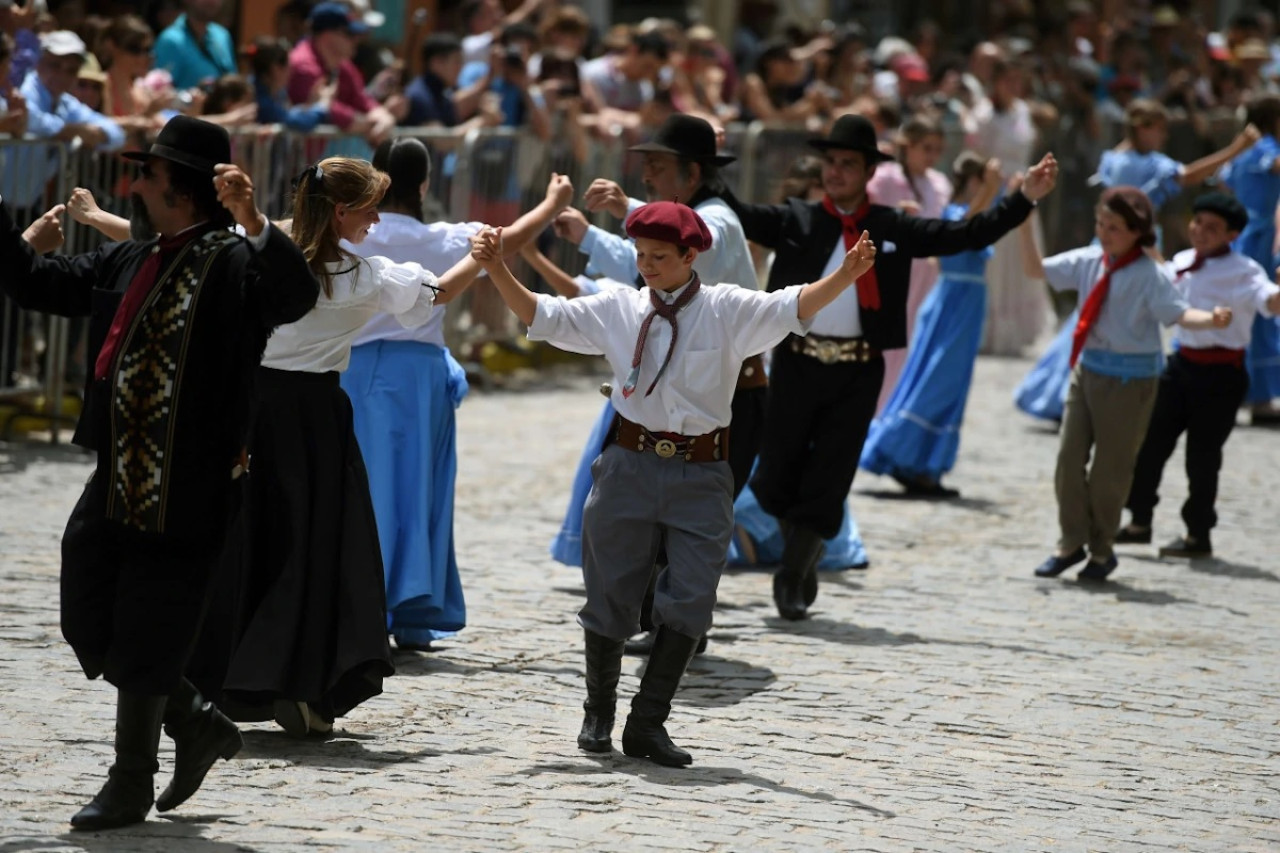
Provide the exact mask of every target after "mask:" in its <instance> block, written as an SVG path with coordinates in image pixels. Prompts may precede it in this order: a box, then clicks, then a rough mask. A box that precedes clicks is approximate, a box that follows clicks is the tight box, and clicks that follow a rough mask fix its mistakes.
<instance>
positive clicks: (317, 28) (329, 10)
mask: <svg viewBox="0 0 1280 853" xmlns="http://www.w3.org/2000/svg"><path fill="white" fill-rule="evenodd" d="M307 21H308V22H309V23H310V24H311V32H312V33H313V34H314V33H324V32H329V31H330V30H346V31H347V32H349V33H351V34H352V35H356V36H358V35H360V34H361V33H367V32H368V31H369V25H368V24H366V23H365V22H364V21H361V20H355V19H353V18H352V17H351V13H350V12H348V11H347V7H346V6H344V5H342V4H341V3H318V4H317V5H316V6H315V7H313V8H312V10H311V14H310V15H308V16H307Z"/></svg>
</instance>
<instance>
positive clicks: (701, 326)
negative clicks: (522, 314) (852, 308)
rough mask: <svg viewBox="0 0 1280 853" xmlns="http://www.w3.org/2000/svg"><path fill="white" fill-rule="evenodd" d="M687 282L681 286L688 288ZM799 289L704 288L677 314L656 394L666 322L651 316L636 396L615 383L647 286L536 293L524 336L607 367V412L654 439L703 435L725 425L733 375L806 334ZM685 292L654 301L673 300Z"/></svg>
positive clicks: (625, 363) (645, 305)
mask: <svg viewBox="0 0 1280 853" xmlns="http://www.w3.org/2000/svg"><path fill="white" fill-rule="evenodd" d="M687 286H688V285H686V287H687ZM802 288H803V285H796V286H794V287H788V288H785V289H784V290H779V291H775V292H773V293H765V292H762V291H758V290H747V289H746V288H743V287H707V286H705V285H704V286H703V287H702V288H701V289H700V290H699V291H698V293H697V294H696V295H695V296H694V298H693V299H692V300H690V302H689V304H687V305H685V306H684V307H683V308H681V309H680V312H679V314H677V316H676V322H677V323H678V324H679V327H680V335H679V338H678V340H677V341H676V347H675V350H674V352H673V353H672V355H671V363H670V364H669V365H668V366H667V371H666V373H664V374H663V375H662V378H661V379H660V380H659V381H658V385H657V387H656V388H654V390H653V394H652V395H650V396H648V397H646V396H645V391H646V390H647V389H648V387H649V385H650V384H651V383H652V382H653V378H654V376H656V375H657V373H658V369H659V368H660V367H661V366H662V362H663V359H664V358H666V354H667V347H668V346H669V345H670V343H671V324H670V323H668V322H667V321H666V320H664V319H662V318H661V317H655V318H654V320H653V322H652V324H650V326H649V336H648V338H646V340H645V345H644V353H643V355H642V357H641V360H640V378H639V381H638V382H637V383H636V390H635V393H634V394H632V395H631V396H630V397H629V398H628V397H623V396H622V380H623V379H625V378H626V377H627V375H628V374H630V372H631V357H632V355H633V353H634V352H635V347H636V340H637V338H638V337H639V334H640V325H641V324H642V323H643V322H644V318H645V317H647V316H648V315H649V312H650V311H652V310H653V306H652V305H651V304H650V302H649V288H647V287H645V288H640V289H639V290H630V289H621V288H619V289H615V290H607V291H602V292H601V293H598V294H595V295H593V296H583V297H580V298H578V299H565V298H563V297H552V296H548V295H546V294H539V295H538V305H537V310H536V311H535V313H534V318H533V323H531V324H530V325H529V339H530V340H535V341H548V342H550V343H552V344H554V345H555V346H557V347H560V348H561V349H565V350H569V351H570V352H579V353H584V354H587V355H603V356H604V357H605V359H606V360H608V362H609V366H610V367H611V368H613V372H614V376H616V377H621V379H618V380H615V382H614V383H613V397H612V400H613V405H614V408H616V409H617V410H618V412H619V413H620V414H621V415H622V416H623V417H625V418H627V419H628V420H631V421H634V422H636V423H638V424H640V425H641V426H643V427H645V428H646V429H649V430H652V431H654V432H674V433H680V434H682V435H702V434H704V433H708V432H711V431H712V430H714V429H718V428H720V427H725V426H728V425H729V420H730V418H731V416H732V410H731V407H732V403H733V392H734V388H735V386H736V384H737V378H738V371H739V369H740V368H741V367H742V362H743V360H744V359H746V358H747V357H748V356H751V355H754V354H755V353H758V352H763V351H764V350H766V349H769V348H770V347H772V346H774V345H776V344H778V343H779V342H780V341H782V340H783V339H784V338H786V337H787V335H790V334H796V335H803V334H805V333H806V332H807V331H808V326H809V324H808V323H806V322H802V321H801V320H800V319H799V304H798V300H799V297H800V291H801V289H802ZM683 291H684V288H683V287H682V288H679V289H677V290H675V291H673V292H671V293H667V294H660V295H661V296H662V298H663V299H664V300H665V301H666V302H668V303H670V302H673V301H675V299H676V298H677V297H678V296H679V295H680V293H682V292H683Z"/></svg>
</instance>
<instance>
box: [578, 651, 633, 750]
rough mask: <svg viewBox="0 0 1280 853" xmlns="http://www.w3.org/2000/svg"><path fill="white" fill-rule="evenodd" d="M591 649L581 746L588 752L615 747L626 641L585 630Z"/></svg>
mask: <svg viewBox="0 0 1280 853" xmlns="http://www.w3.org/2000/svg"><path fill="white" fill-rule="evenodd" d="M583 633H584V635H585V638H586V649H587V700H586V701H585V702H583V703H582V710H583V711H585V712H586V713H585V714H584V715H583V718H582V731H580V732H579V733H578V748H579V749H585V750H586V751H587V752H609V751H610V750H612V749H613V719H614V715H615V713H616V709H617V705H618V677H619V676H621V675H622V646H623V641H622V640H611V639H609V638H608V637H602V636H600V635H599V634H596V633H594V632H592V631H586V630H584V631H583Z"/></svg>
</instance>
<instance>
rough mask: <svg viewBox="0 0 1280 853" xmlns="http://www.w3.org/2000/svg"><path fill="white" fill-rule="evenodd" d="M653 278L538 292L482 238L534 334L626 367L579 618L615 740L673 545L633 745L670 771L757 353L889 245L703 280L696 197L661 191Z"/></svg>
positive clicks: (590, 527)
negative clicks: (622, 695) (620, 697)
mask: <svg viewBox="0 0 1280 853" xmlns="http://www.w3.org/2000/svg"><path fill="white" fill-rule="evenodd" d="M627 233H628V234H629V235H630V236H631V237H632V238H634V239H635V245H636V263H637V267H638V268H639V271H640V275H641V276H642V277H643V278H644V281H645V284H646V285H647V286H646V287H644V288H641V289H639V290H631V289H629V288H628V289H619V290H610V291H605V292H601V293H598V294H595V295H592V296H586V297H582V298H579V299H574V300H567V299H563V298H556V297H552V296H548V295H545V294H533V293H531V292H529V290H527V289H526V288H525V287H524V286H523V285H522V284H520V282H518V281H516V279H515V277H514V276H512V274H511V271H510V270H509V269H507V266H506V264H505V263H504V262H503V260H502V253H501V248H500V247H501V240H502V229H501V228H499V229H497V230H496V231H494V230H491V229H487V228H486V229H485V230H484V231H482V232H481V233H480V234H479V235H477V236H476V237H473V238H472V244H473V245H472V252H471V254H472V257H473V258H475V259H476V261H478V262H479V263H480V266H482V267H483V268H484V269H485V271H486V272H488V274H489V277H490V280H491V281H493V283H494V284H495V285H496V286H497V288H498V292H499V293H501V294H502V298H503V301H505V302H506V303H507V306H508V307H509V308H510V309H511V310H512V311H514V312H515V314H516V316H518V317H519V318H520V320H521V322H523V323H525V324H526V325H528V326H529V338H530V339H531V340H545V341H549V342H551V343H552V344H554V345H556V346H558V347H560V348H561V349H565V350H569V351H571V352H580V353H586V354H591V355H603V356H604V357H605V358H606V359H608V361H609V365H610V366H611V367H612V368H613V370H614V373H615V375H616V376H618V377H624V380H623V381H622V382H615V384H614V391H613V396H612V400H613V405H614V407H615V408H616V409H617V412H618V416H617V419H616V421H615V422H614V426H613V428H612V429H611V430H610V433H609V442H608V444H607V446H606V447H605V449H604V451H603V452H602V453H601V454H600V456H599V458H597V459H596V461H595V464H594V465H593V466H592V472H593V474H594V479H595V484H594V485H593V487H592V489H591V494H590V496H589V497H588V498H587V504H586V508H585V510H584V513H583V543H582V556H583V579H584V581H585V584H586V588H587V601H586V604H585V606H583V608H582V610H581V611H580V612H579V614H578V621H579V623H581V625H582V627H583V629H584V632H585V640H586V663H587V666H586V668H587V700H586V702H585V703H584V704H583V707H584V709H585V711H586V715H585V719H584V720H583V724H582V731H581V733H580V734H579V735H578V746H579V747H581V748H582V749H584V750H587V751H588V752H608V751H609V750H610V749H612V741H611V733H612V730H613V721H614V707H615V704H616V701H617V686H618V677H619V675H620V673H621V670H622V651H623V644H624V643H625V641H626V639H627V638H628V637H630V636H632V635H633V634H635V633H637V631H638V630H639V623H640V609H641V602H642V601H643V599H644V595H645V589H646V587H647V586H648V582H649V576H650V573H651V571H652V569H653V564H654V559H655V557H656V556H657V553H658V548H659V547H660V546H661V545H662V544H663V543H664V542H665V545H666V553H667V557H668V565H667V568H666V570H665V571H663V573H662V574H661V575H660V576H659V578H658V583H657V588H656V591H655V595H654V617H653V621H654V624H655V625H657V626H658V630H657V635H656V637H655V639H654V644H653V651H652V653H651V654H650V657H649V665H648V667H647V668H646V670H645V673H644V677H643V679H642V680H641V682H640V691H639V692H638V693H637V694H636V696H635V698H634V699H633V700H632V702H631V714H630V716H628V717H627V724H626V728H625V729H624V730H623V733H622V749H623V752H625V753H626V754H627V755H630V756H635V757H638V758H650V759H652V760H653V761H655V762H657V763H658V764H662V765H666V766H668V767H683V766H685V765H688V764H691V763H692V762H693V758H692V757H691V756H690V755H689V753H687V752H685V751H684V750H682V749H679V748H678V747H676V746H675V744H673V743H672V742H671V738H670V737H668V735H667V732H666V729H665V728H664V724H665V723H666V721H667V717H668V715H669V714H670V713H671V700H672V698H673V697H674V696H675V692H676V688H677V687H678V686H679V684H680V679H681V677H682V676H683V675H684V670H685V666H686V665H687V664H688V663H689V659H690V658H691V657H692V656H693V652H694V649H695V648H696V647H697V644H698V638H700V637H701V636H702V635H703V634H704V633H706V631H707V629H708V628H709V627H710V626H711V613H712V609H713V608H714V606H715V601H716V586H717V585H718V584H719V582H720V573H721V572H722V571H723V569H724V565H725V558H726V554H727V552H728V548H729V537H730V535H731V533H732V530H733V475H732V473H731V472H730V470H729V463H728V462H727V461H726V460H727V459H728V450H729V446H728V445H729V429H728V426H729V420H730V414H731V410H730V405H731V401H732V399H733V391H734V386H735V384H736V382H737V378H738V371H739V368H740V367H741V365H742V362H743V360H744V359H745V358H746V357H747V356H749V355H752V354H753V353H758V352H763V351H764V350H766V349H769V348H770V347H772V346H774V345H775V344H777V343H778V342H779V341H781V340H783V339H784V338H786V337H787V335H789V334H796V335H803V334H805V333H806V332H807V331H808V328H809V321H810V319H811V318H812V317H813V316H814V315H815V314H817V313H818V311H819V310H820V309H821V308H823V307H824V306H826V305H827V304H829V303H830V302H831V301H832V300H833V299H835V298H836V297H837V296H838V295H839V294H840V293H841V292H842V291H844V289H845V288H847V287H849V286H850V285H852V284H853V283H854V282H855V281H856V280H857V279H858V277H859V276H861V275H862V274H863V273H864V272H866V271H867V270H868V269H870V268H871V265H872V263H873V262H874V260H875V246H874V245H873V244H872V242H871V238H870V237H869V236H868V235H867V234H866V232H863V234H862V236H861V238H860V239H859V240H858V242H857V243H856V244H855V245H854V246H853V248H852V249H851V250H850V251H849V252H848V254H846V255H845V258H844V262H843V263H842V264H841V265H840V267H839V268H837V269H836V270H835V272H833V273H832V274H831V275H829V276H827V277H825V278H823V279H820V280H818V281H815V282H813V283H812V284H804V285H796V286H794V287H788V288H785V289H783V290H778V291H775V292H772V293H765V292H761V291H752V290H747V289H746V288H741V287H703V286H702V282H700V281H699V280H698V276H697V274H696V273H695V272H694V271H693V262H694V259H695V258H696V257H697V255H698V252H700V251H706V250H707V249H708V248H710V246H711V234H710V232H709V231H708V230H707V226H706V223H704V222H703V221H702V218H701V217H700V216H698V214H697V213H696V212H695V211H694V210H693V209H692V208H690V207H688V206H686V205H683V204H679V203H676V202H666V201H660V202H654V203H652V204H647V205H645V206H643V207H640V208H638V209H637V210H636V211H635V212H634V213H632V214H631V216H630V217H628V219H627Z"/></svg>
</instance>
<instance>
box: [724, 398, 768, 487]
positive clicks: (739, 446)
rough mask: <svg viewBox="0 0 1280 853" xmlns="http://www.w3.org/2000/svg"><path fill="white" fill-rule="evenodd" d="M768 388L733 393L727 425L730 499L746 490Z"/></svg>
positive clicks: (761, 437) (761, 430) (761, 435)
mask: <svg viewBox="0 0 1280 853" xmlns="http://www.w3.org/2000/svg"><path fill="white" fill-rule="evenodd" d="M768 396H769V389H768V388H766V387H763V386H762V387H760V388H744V389H742V390H740V391H735V392H734V394H733V420H732V421H731V422H730V424H729V469H730V470H732V471H733V499H734V500H737V499H738V495H739V494H741V493H742V490H743V489H745V488H746V487H747V482H748V481H749V480H750V479H751V468H752V466H754V465H755V464H756V455H757V454H759V453H760V443H761V442H762V441H763V440H764V413H765V405H766V402H767V400H768Z"/></svg>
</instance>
